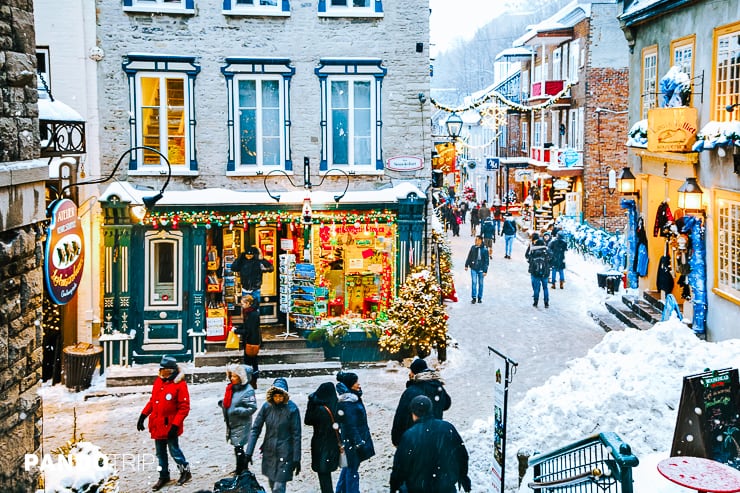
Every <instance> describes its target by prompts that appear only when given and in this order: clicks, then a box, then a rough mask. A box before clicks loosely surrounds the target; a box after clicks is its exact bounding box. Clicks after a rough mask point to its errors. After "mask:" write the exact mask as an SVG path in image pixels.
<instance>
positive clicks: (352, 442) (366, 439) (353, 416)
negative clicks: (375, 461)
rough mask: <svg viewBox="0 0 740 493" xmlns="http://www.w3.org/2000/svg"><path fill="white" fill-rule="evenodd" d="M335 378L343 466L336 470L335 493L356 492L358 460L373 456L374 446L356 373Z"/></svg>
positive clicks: (358, 484) (357, 490)
mask: <svg viewBox="0 0 740 493" xmlns="http://www.w3.org/2000/svg"><path fill="white" fill-rule="evenodd" d="M337 380H338V381H339V383H337V387H336V388H337V394H339V398H338V400H339V402H338V404H337V422H338V423H339V429H340V432H341V436H342V445H343V446H344V453H345V455H346V457H347V467H343V468H342V471H341V472H340V473H339V479H338V480H337V491H336V493H360V472H359V469H360V463H361V462H363V461H365V460H367V459H369V458H370V457H372V456H374V455H375V446H374V445H373V439H372V437H371V436H370V428H369V427H368V425H367V412H366V411H365V405H364V404H363V402H362V387H360V382H359V379H358V377H357V374H355V373H351V372H339V374H338V375H337Z"/></svg>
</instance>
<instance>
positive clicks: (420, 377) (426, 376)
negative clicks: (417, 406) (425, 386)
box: [414, 370, 445, 384]
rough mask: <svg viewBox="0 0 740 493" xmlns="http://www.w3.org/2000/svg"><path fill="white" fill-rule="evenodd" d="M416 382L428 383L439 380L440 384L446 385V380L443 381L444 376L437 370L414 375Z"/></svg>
mask: <svg viewBox="0 0 740 493" xmlns="http://www.w3.org/2000/svg"><path fill="white" fill-rule="evenodd" d="M414 380H416V381H417V382H426V381H429V380H437V381H438V382H439V383H441V384H444V383H445V382H444V380H442V376H441V375H440V374H439V372H438V371H437V370H425V371H422V372H420V373H417V374H416V375H414Z"/></svg>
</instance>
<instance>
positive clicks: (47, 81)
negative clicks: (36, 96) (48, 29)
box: [36, 46, 51, 91]
mask: <svg viewBox="0 0 740 493" xmlns="http://www.w3.org/2000/svg"><path fill="white" fill-rule="evenodd" d="M36 72H37V73H38V80H37V81H36V82H37V84H36V87H37V88H39V89H41V88H44V87H45V86H46V88H47V89H48V90H49V91H51V71H50V67H49V47H48V46H38V47H36Z"/></svg>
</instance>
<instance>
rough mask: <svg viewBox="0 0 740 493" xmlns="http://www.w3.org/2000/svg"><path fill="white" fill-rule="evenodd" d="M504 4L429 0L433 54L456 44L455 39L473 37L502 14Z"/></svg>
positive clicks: (497, 1) (496, 0)
mask: <svg viewBox="0 0 740 493" xmlns="http://www.w3.org/2000/svg"><path fill="white" fill-rule="evenodd" d="M502 4H503V1H502V0H429V7H430V8H431V9H432V14H431V16H430V21H429V22H430V26H429V27H430V30H431V39H432V41H431V43H432V46H431V55H432V57H434V56H436V54H437V53H439V52H442V51H446V50H447V49H448V48H450V47H451V46H453V44H454V40H455V39H456V38H463V39H470V38H471V37H472V36H473V34H475V31H476V30H478V29H479V28H481V27H483V26H484V25H486V24H487V23H488V22H489V21H490V20H491V19H493V18H494V17H496V16H497V15H499V14H500V13H501V10H502Z"/></svg>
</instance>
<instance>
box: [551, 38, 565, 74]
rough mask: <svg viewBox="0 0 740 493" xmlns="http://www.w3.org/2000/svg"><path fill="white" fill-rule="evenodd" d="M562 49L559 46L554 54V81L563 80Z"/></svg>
mask: <svg viewBox="0 0 740 493" xmlns="http://www.w3.org/2000/svg"><path fill="white" fill-rule="evenodd" d="M561 54H562V49H561V48H560V47H559V46H558V47H557V48H555V49H554V50H553V52H552V78H553V80H561V79H562V76H563V75H562V72H561V71H562V63H561V58H560V57H561Z"/></svg>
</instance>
